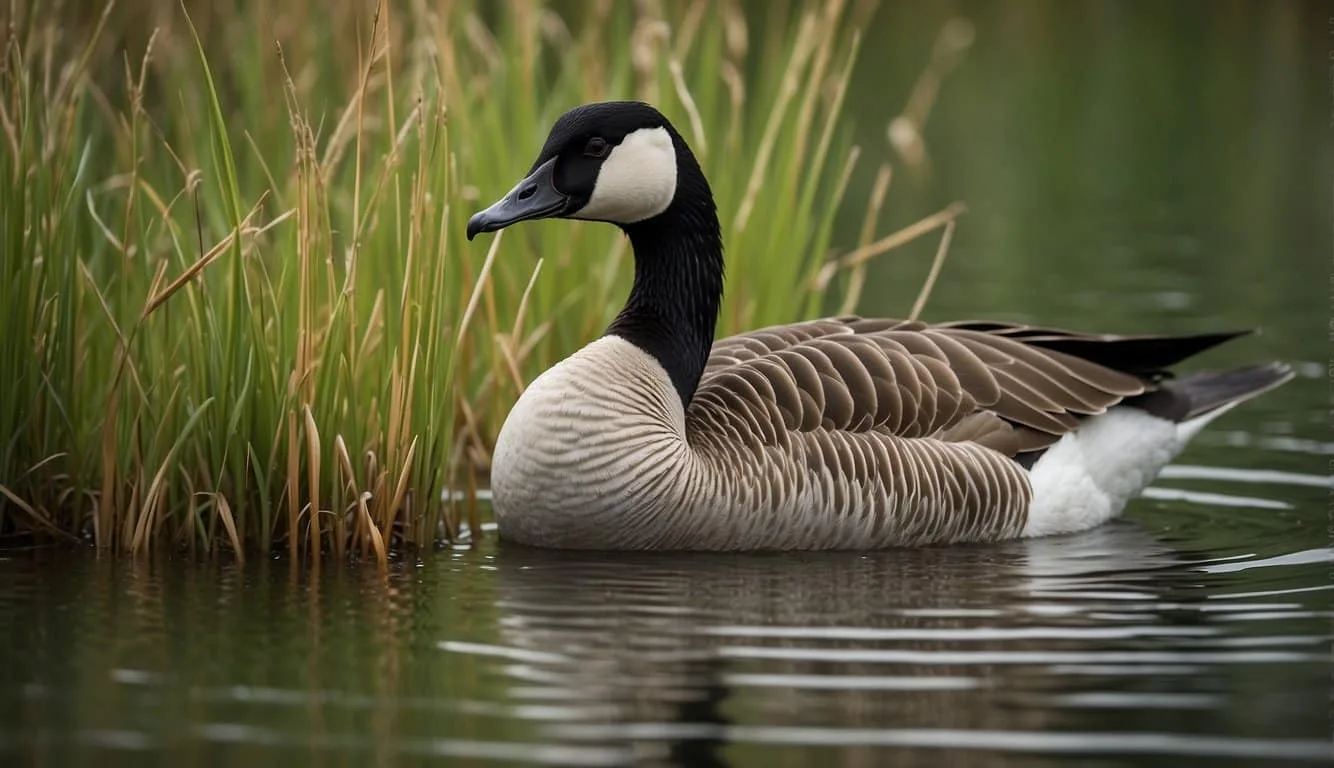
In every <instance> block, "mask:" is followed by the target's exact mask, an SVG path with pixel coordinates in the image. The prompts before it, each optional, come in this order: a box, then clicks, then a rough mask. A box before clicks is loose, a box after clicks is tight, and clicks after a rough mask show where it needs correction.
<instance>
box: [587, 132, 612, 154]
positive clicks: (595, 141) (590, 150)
mask: <svg viewBox="0 0 1334 768" xmlns="http://www.w3.org/2000/svg"><path fill="white" fill-rule="evenodd" d="M584 154H585V155H588V156H589V157H603V156H605V155H606V154H607V142H606V141H605V140H604V139H603V138H602V137H601V136H594V137H593V138H591V139H589V140H588V144H587V145H585V146H584Z"/></svg>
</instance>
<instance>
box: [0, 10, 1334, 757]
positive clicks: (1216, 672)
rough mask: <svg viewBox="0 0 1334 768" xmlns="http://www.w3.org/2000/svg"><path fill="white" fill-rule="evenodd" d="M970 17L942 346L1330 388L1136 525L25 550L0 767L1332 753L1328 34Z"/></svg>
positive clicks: (891, 67) (1281, 412)
mask: <svg viewBox="0 0 1334 768" xmlns="http://www.w3.org/2000/svg"><path fill="white" fill-rule="evenodd" d="M954 8H955V9H956V10H958V11H960V12H964V13H966V14H967V15H968V16H969V18H971V19H972V21H973V23H974V25H975V28H976V43H975V44H974V46H973V47H972V49H970V50H969V52H968V57H967V59H966V61H965V63H964V65H963V66H962V67H961V68H959V69H958V70H957V71H955V72H954V73H952V74H951V75H950V76H949V77H948V79H947V81H946V83H945V85H944V87H943V88H942V90H941V93H940V97H939V101H938V103H937V104H936V107H935V110H934V111H933V113H932V116H931V118H930V122H929V123H928V125H927V131H926V137H927V141H928V145H927V148H928V151H929V153H930V155H929V157H930V168H931V172H930V173H929V174H927V173H925V172H921V171H915V170H913V169H912V168H909V167H907V166H904V165H902V164H897V165H896V175H895V180H894V183H893V186H892V187H891V194H890V211H889V213H887V217H886V222H885V224H884V225H883V226H882V229H885V230H887V229H888V228H889V227H892V226H894V225H895V223H904V222H906V221H908V220H910V219H912V218H914V217H916V216H918V215H920V214H921V213H924V212H927V211H929V210H933V209H935V208H938V207H940V206H941V205H943V204H945V203H947V202H949V201H951V200H954V199H963V200H965V201H967V203H968V205H969V208H970V213H969V214H968V215H967V216H966V217H965V218H964V219H963V220H961V222H960V228H959V230H958V232H957V234H956V236H955V240H954V246H953V248H952V250H951V257H950V261H949V262H948V264H947V266H946V269H945V272H944V274H943V275H942V278H941V283H940V284H939V286H938V288H937V291H936V293H935V294H934V295H933V297H932V300H931V303H930V304H929V305H928V309H927V316H928V318H944V317H956V316H964V315H969V316H991V317H998V318H1003V319H1011V320H1029V321H1034V322H1042V323H1050V324H1056V325H1067V326H1071V327H1079V328H1095V329H1106V330H1117V331H1129V332H1137V331H1151V330H1164V329H1171V330H1177V331H1199V330H1206V329H1214V328H1219V327H1251V326H1261V327H1262V329H1263V333H1262V334H1261V335H1260V336H1257V337H1254V338H1250V339H1245V340H1241V341H1238V342H1233V343H1232V344H1230V345H1229V346H1228V347H1226V348H1223V349H1220V350H1218V351H1216V352H1212V353H1210V355H1209V359H1208V360H1206V361H1202V364H1210V365H1230V364H1238V363H1244V362H1249V361H1252V360H1256V359H1268V358H1280V359H1285V360H1289V361H1292V362H1293V363H1294V364H1295V365H1296V367H1297V370H1298V372H1299V377H1298V379H1297V380H1295V381H1293V382H1292V383H1290V384H1289V385H1287V386H1286V387H1284V388H1283V389H1282V390H1280V391H1278V392H1275V393H1272V394H1271V395H1268V396H1266V397H1265V398H1262V399H1261V400H1259V401H1256V402H1254V403H1250V404H1247V405H1246V406H1244V407H1243V408H1241V409H1238V410H1237V411H1234V412H1232V413H1229V414H1228V415H1226V416H1224V417H1223V418H1222V419H1220V421H1219V422H1217V424H1216V426H1215V427H1214V428H1213V429H1211V430H1209V431H1208V432H1206V433H1205V434H1203V435H1202V436H1201V437H1200V438H1199V439H1198V440H1197V441H1196V443H1195V444H1194V445H1192V447H1191V448H1190V449H1189V451H1188V452H1187V453H1185V454H1183V456H1182V457H1181V458H1180V460H1179V461H1178V463H1177V464H1175V465H1174V466H1173V467H1171V468H1170V469H1169V471H1168V472H1166V473H1164V475H1163V477H1161V478H1160V479H1159V481H1158V482H1157V483H1156V484H1155V486H1154V487H1153V488H1152V489H1150V491H1149V492H1148V493H1147V494H1146V496H1145V498H1142V499H1139V500H1137V501H1136V502H1135V503H1134V504H1132V505H1131V508H1130V509H1129V510H1128V512H1127V515H1126V516H1125V518H1124V519H1121V520H1118V521H1117V522H1115V523H1113V524H1111V525H1108V526H1106V527H1103V528H1101V529H1098V530H1096V531H1093V532H1090V533H1087V534H1082V535H1078V536H1072V537H1064V538H1056V539H1050V540H1042V541H1031V542H1020V543H1011V544H1003V545H992V546H974V547H960V548H952V549H932V550H922V551H895V552H883V553H836V554H818V555H817V554H800V555H798V554H791V555H728V556H698V555H691V556H679V555H635V556H612V555H580V554H568V553H567V554H561V553H544V552H537V551H531V550H524V549H520V548H515V547H508V546H498V545H497V544H495V542H494V541H491V540H488V541H487V542H486V543H485V544H483V545H482V546H481V547H480V548H479V549H477V550H475V551H450V550H446V551H442V552H438V553H434V554H431V555H428V556H426V557H424V558H422V559H421V560H420V561H411V562H401V563H397V564H395V566H394V567H393V569H392V570H391V572H390V573H389V574H388V575H387V576H386V577H380V576H378V575H376V574H375V573H373V572H368V571H366V570H359V569H344V568H328V567H326V568H325V569H324V571H323V572H321V573H320V574H318V575H312V574H310V573H308V572H307V571H304V570H296V571H293V569H292V568H291V566H290V564H288V563H286V562H281V561H279V562H258V563H256V562H251V563H249V564H247V565H246V566H245V567H237V566H235V565H233V564H229V563H213V564H188V563H183V562H175V561H171V560H160V561H156V562H152V563H133V562H124V561H122V562H112V561H110V560H97V559H94V558H92V557H87V556H82V555H77V554H76V555H71V554H70V553H68V552H60V551H46V550H40V551H35V552H30V551H20V552H8V553H5V554H4V555H2V556H0V558H2V559H0V584H4V585H5V586H4V589H3V590H0V627H4V631H5V634H6V638H7V642H6V643H5V653H4V654H3V655H0V712H2V713H3V717H0V763H4V764H16V765H65V764H82V763H90V764H91V763H92V762H94V761H99V762H100V761H106V762H109V763H110V764H124V765H136V766H138V765H154V764H160V765H181V764H189V763H210V764H247V765H249V764H256V765H257V764H273V763H288V764H294V763H303V764H304V763H310V764H319V765H356V766H361V765H369V764H375V765H389V764H394V765H397V764H414V763H418V762H423V763H425V762H438V763H448V764H473V763H477V764H493V763H500V764H521V765H531V764H544V763H545V764H567V765H581V766H596V765H623V764H627V763H639V764H650V765H651V764H666V765H670V764H678V765H705V766H707V765H739V766H740V765H797V764H812V763H823V762H833V763H839V764H845V765H884V764H894V765H914V764H922V765H935V764H938V763H944V764H948V765H985V766H992V765H1023V766H1034V765H1067V764H1071V763H1079V764H1081V765H1097V766H1112V765H1125V764H1130V763H1135V764H1159V765H1172V766H1176V765H1183V764H1209V765H1212V764H1215V763H1223V764H1283V765H1299V764H1328V763H1329V762H1331V759H1332V758H1334V742H1332V741H1331V733H1332V732H1334V701H1332V699H1331V692H1332V691H1334V679H1332V676H1334V664H1331V650H1332V642H1334V546H1332V544H1331V541H1332V540H1334V530H1332V529H1334V517H1332V516H1331V515H1332V514H1334V513H1332V512H1331V509H1334V507H1332V506H1331V504H1334V488H1331V482H1330V475H1331V462H1334V431H1332V430H1331V423H1330V420H1329V418H1330V417H1329V411H1328V407H1329V402H1330V391H1331V390H1330V381H1329V379H1328V376H1327V371H1326V363H1327V362H1328V360H1329V359H1330V345H1329V340H1328V327H1327V324H1328V320H1329V317H1330V312H1331V310H1330V299H1329V296H1328V290H1329V289H1328V283H1327V280H1326V278H1327V277H1328V275H1329V274H1331V272H1334V265H1332V264H1331V262H1330V260H1329V255H1330V252H1331V245H1332V243H1331V232H1330V210H1331V199H1330V188H1329V184H1328V180H1329V178H1330V177H1331V169H1332V168H1334V163H1331V159H1332V156H1331V149H1330V142H1329V132H1328V120H1329V112H1330V103H1329V96H1328V93H1327V92H1326V87H1327V81H1326V76H1327V74H1328V61H1327V56H1328V49H1329V47H1330V43H1329V42H1328V40H1327V38H1326V36H1325V32H1326V31H1327V29H1326V22H1327V19H1326V18H1325V14H1323V13H1320V12H1319V10H1320V9H1319V8H1317V7H1316V6H1314V5H1300V4H1296V3H1287V4H1279V3H1273V4H1266V5H1264V6H1259V5H1254V4H1217V5H1211V7H1210V10H1209V12H1208V13H1207V14H1206V13H1204V12H1201V11H1199V10H1196V9H1193V8H1190V9H1188V7H1187V6H1180V5H1173V6H1166V5H1162V6H1160V5H1158V4H1152V5H1150V4H1116V5H1103V4H1098V5H1093V4H1083V5H1077V4H1055V3H1053V4H1042V5H1038V4H1033V5H1028V6H1024V8H1022V9H1020V10H1015V8H1016V6H1014V5H1012V4H981V3H977V4H974V3H956V4H954ZM944 13H945V11H944V10H941V9H940V8H938V7H935V6H932V7H927V6H926V4H915V5H906V4H905V5H904V6H902V7H900V6H897V5H891V6H888V7H886V8H884V9H882V10H881V12H880V14H879V15H878V16H877V19H876V22H875V27H874V35H873V39H874V40H875V42H876V44H875V45H870V46H868V47H867V49H866V53H865V57H864V60H863V63H862V66H861V69H860V70H859V71H858V74H857V76H856V82H855V83H854V86H853V89H852V92H851V94H850V97H849V103H850V106H851V110H852V115H851V117H852V118H853V120H852V121H851V122H850V124H849V125H850V128H851V130H852V131H853V135H854V137H855V139H856V140H857V141H858V142H859V143H860V144H861V145H862V146H863V151H864V153H867V154H864V157H880V156H884V157H891V158H892V157H893V156H892V155H889V154H887V153H886V152H887V151H886V144H885V130H884V129H885V126H886V124H887V123H888V121H889V119H890V118H892V117H893V115H894V114H895V113H896V112H897V110H898V109H899V107H900V106H901V104H902V103H903V100H904V98H905V94H906V93H907V91H908V89H909V88H910V86H911V84H912V81H913V78H914V77H915V76H916V73H917V71H918V70H919V69H920V66H921V63H922V62H923V61H925V58H926V55H927V52H928V51H929V49H930V46H931V42H932V39H933V36H934V34H935V30H936V29H938V28H939V25H940V23H942V22H943V21H944V19H945V16H944ZM887 73H888V74H887ZM887 94H888V95H887ZM874 171H875V163H874V162H868V163H866V164H865V167H864V169H863V170H862V171H861V172H859V174H858V175H857V176H856V177H854V179H853V189H852V191H851V192H850V194H849V198H850V199H854V200H855V199H858V198H859V197H864V195H865V190H866V188H867V187H868V186H869V184H870V179H872V178H873V177H874ZM859 220H860V212H858V211H855V210H852V211H849V213H848V215H847V223H846V227H845V229H846V232H847V233H848V234H847V237H848V238H852V237H854V236H855V232H856V230H857V228H858V226H859ZM934 249H935V243H934V242H923V243H919V244H915V245H914V246H912V247H909V248H908V249H906V250H905V251H904V252H903V253H899V254H894V255H890V256H886V257H884V258H882V259H881V260H880V261H879V262H877V263H876V264H875V266H874V268H873V270H872V273H871V275H870V287H869V288H868V290H867V293H866V296H867V299H866V301H865V303H864V304H863V307H862V309H863V310H864V311H866V312H868V313H875V312H884V313H895V312H903V311H906V307H908V306H910V304H911V302H912V299H913V297H914V295H915V293H916V290H917V286H918V285H919V284H920V281H921V278H922V276H923V275H924V274H925V271H926V265H927V262H928V261H929V259H930V256H931V254H932V253H933V252H934Z"/></svg>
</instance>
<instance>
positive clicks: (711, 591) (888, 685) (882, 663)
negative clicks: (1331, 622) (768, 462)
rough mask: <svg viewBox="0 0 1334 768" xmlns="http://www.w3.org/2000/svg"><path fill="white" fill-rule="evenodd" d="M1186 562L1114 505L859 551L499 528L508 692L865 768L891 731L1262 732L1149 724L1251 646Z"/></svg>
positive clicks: (712, 740)
mask: <svg viewBox="0 0 1334 768" xmlns="http://www.w3.org/2000/svg"><path fill="white" fill-rule="evenodd" d="M1201 561H1202V557H1201V556H1193V555H1191V554H1189V553H1183V552H1179V551H1175V550H1173V549H1172V548H1171V547H1169V546H1167V545H1166V544H1165V543H1163V542H1162V541H1160V540H1158V539H1156V538H1154V537H1153V536H1152V535H1151V534H1149V533H1148V532H1147V531H1145V530H1144V529H1143V528H1142V527H1141V526H1140V525H1139V524H1138V523H1136V522H1134V521H1131V520H1121V521H1117V522H1115V523H1113V524H1111V525H1109V526H1106V527H1104V528H1101V529H1098V530H1094V531H1091V532H1087V533H1084V534H1079V535H1074V536H1068V537H1054V538H1044V539H1037V540H1027V541H1020V542H1013V543H1007V544H1000V545H986V546H976V547H952V548H939V549H931V548H928V549H921V550H902V551H882V552H870V553H855V552H846V553H791V554H764V555H756V554H735V555H698V554H692V555H672V554H616V553H577V552H557V551H547V550H535V549H528V548H524V547H520V546H509V545H503V544H502V546H500V548H499V550H498V551H497V553H496V562H495V564H496V566H497V584H496V587H497V599H498V601H499V608H500V610H501V612H502V613H501V637H502V639H503V641H504V642H505V643H506V644H507V645H508V646H509V647H510V648H511V649H513V650H514V652H515V656H514V657H513V658H514V659H515V660H516V663H514V664H512V665H511V666H510V667H508V674H509V675H510V676H511V678H512V682H513V686H512V689H511V690H510V692H509V693H510V696H511V698H512V699H513V700H514V701H516V702H527V703H532V704H538V703H542V704H545V705H548V706H556V707H559V708H560V711H561V712H562V715H561V716H560V717H559V718H558V721H557V722H554V723H552V724H551V725H550V726H549V728H550V734H549V735H550V736H552V737H554V738H557V739H560V740H563V741H566V742H572V743H576V744H585V745H588V746H590V747H591V746H593V745H600V746H604V747H608V746H610V747H622V748H625V749H627V750H628V754H629V755H633V758H634V760H635V761H636V762H645V761H647V762H649V763H654V762H659V763H663V764H682V765H721V764H724V762H723V757H724V755H725V754H726V753H730V751H731V750H733V749H737V750H752V751H754V750H764V749H766V748H767V749H775V748H781V749H782V752H783V754H784V755H787V756H789V757H793V758H794V759H797V760H800V759H801V754H802V752H803V750H804V749H816V748H820V749H828V748H830V747H834V748H837V749H839V750H840V752H841V753H842V757H843V758H844V763H845V764H865V765H873V764H880V763H879V762H878V761H879V760H881V759H883V758H884V751H883V748H885V747H900V748H903V749H905V750H906V751H905V752H903V753H902V754H903V755H904V756H905V757H906V756H907V755H909V754H915V755H917V756H918V757H920V758H921V759H922V760H924V761H927V762H932V761H934V760H939V759H941V758H945V757H949V758H950V759H953V755H946V754H942V752H941V751H942V750H949V751H951V752H953V751H955V750H960V751H959V753H958V756H959V757H966V756H968V755H970V754H971V755H972V757H973V758H974V759H980V758H981V757H983V756H984V755H985V754H986V753H987V751H988V750H995V749H1014V750H1018V751H1020V752H1035V753H1051V752H1055V753H1068V752H1083V751H1085V750H1087V751H1090V752H1116V751H1119V750H1120V749H1122V748H1124V749H1128V750H1131V751H1137V747H1136V746H1135V745H1136V739H1139V740H1140V741H1141V742H1143V748H1144V749H1145V750H1147V751H1148V752H1155V751H1157V752H1160V753H1167V754H1178V755H1180V754H1182V753H1183V752H1186V753H1194V752H1203V753H1206V754H1209V753H1221V754H1235V753H1237V751H1241V752H1243V753H1244V752H1245V751H1246V750H1249V749H1258V750H1264V749H1266V746H1265V745H1263V744H1255V743H1251V742H1250V741H1247V740H1244V739H1238V740H1233V741H1227V740H1222V741H1220V740H1216V739H1215V740H1211V739H1208V738H1205V737H1198V738H1197V737H1191V736H1181V737H1171V736H1170V735H1166V741H1165V742H1162V739H1161V738H1160V737H1163V736H1165V735H1164V734H1159V733H1156V732H1157V731H1159V730H1160V723H1157V722H1155V717H1156V715H1155V712H1159V713H1161V712H1162V711H1163V709H1164V708H1166V709H1169V710H1172V713H1173V716H1174V717H1177V718H1179V719H1178V720H1177V721H1175V724H1174V726H1173V730H1175V731H1177V732H1182V731H1184V732H1185V733H1189V727H1188V721H1189V719H1190V718H1191V717H1192V716H1193V714H1192V713H1197V712H1199V710H1201V709H1205V710H1207V709H1209V708H1211V707H1214V706H1216V705H1217V704H1218V703H1219V699H1220V698H1221V694H1219V693H1217V692H1215V693H1210V692H1207V691H1202V690H1201V689H1200V686H1199V685H1198V674H1199V671H1200V670H1201V669H1202V668H1205V669H1207V668H1210V667H1211V666H1213V665H1225V664H1230V663H1243V664H1244V663H1247V658H1246V654H1247V653H1263V652H1254V651H1248V650H1247V649H1245V648H1243V647H1239V644H1229V643H1228V642H1227V638H1226V637H1225V635H1227V634H1228V628H1227V627H1226V626H1220V625H1218V624H1217V622H1216V621H1215V619H1216V618H1217V617H1218V616H1221V615H1225V614H1226V613H1227V611H1228V610H1229V605H1228V604H1227V603H1225V602H1218V601H1216V600H1211V599H1210V598H1209V597H1208V595H1206V594H1205V593H1204V592H1203V591H1202V590H1200V589H1199V588H1198V587H1199V582H1200V578H1201V575H1202V574H1201V573H1200V571H1199V570H1198V569H1197V568H1196V567H1192V566H1193V564H1197V563H1199V562H1201ZM1206 604H1207V605H1206ZM1232 607H1233V608H1234V609H1236V610H1242V609H1243V608H1244V606H1236V605H1233V606H1232ZM1278 653H1281V652H1278ZM1268 655H1269V656H1272V655H1274V653H1273V652H1271V653H1269V654H1268ZM1257 660H1258V658H1257ZM1062 703H1065V704H1069V705H1070V706H1062ZM1180 718H1184V719H1185V721H1184V722H1183V721H1182V720H1181V719H1180ZM1202 722H1207V720H1202ZM1183 726H1186V727H1184V728H1183ZM1261 741H1262V740H1261ZM1160 742H1162V743H1161V744H1160ZM732 743H735V746H729V747H728V750H723V749H722V746H723V745H730V744H732ZM1154 745H1158V746H1154ZM970 747H972V748H977V749H980V750H982V751H980V752H972V753H969V752H965V751H962V750H967V749H968V748H970ZM991 754H993V756H994V752H992V753H991ZM752 756H753V755H752ZM806 756H807V757H813V754H809V753H808V754H807V755H806ZM827 756H828V755H827V754H826V757H827ZM779 762H780V763H782V762H783V761H782V760H781V759H780V761H779Z"/></svg>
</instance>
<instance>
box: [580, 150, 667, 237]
mask: <svg viewBox="0 0 1334 768" xmlns="http://www.w3.org/2000/svg"><path fill="white" fill-rule="evenodd" d="M675 196H676V147H675V146H673V145H672V136H671V134H670V133H668V132H667V129H666V128H641V129H639V130H637V131H634V132H632V133H630V134H627V135H626V137H625V139H624V140H622V141H621V143H620V144H618V145H616V146H615V147H613V148H612V150H611V154H610V155H608V156H607V159H606V160H604V161H603V162H602V168H601V170H599V172H598V178H597V183H596V184H595V185H594V186H593V194H592V195H591V196H590V197H589V198H588V204H587V205H585V206H584V207H583V208H580V209H579V210H578V211H576V212H575V213H573V214H571V217H572V218H576V219H592V220H595V221H609V222H613V223H615V224H633V223H635V222H637V221H643V220H645V219H651V218H653V217H654V216H657V215H658V214H660V213H662V212H663V211H665V210H667V206H669V205H671V204H672V198H674V197H675Z"/></svg>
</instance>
